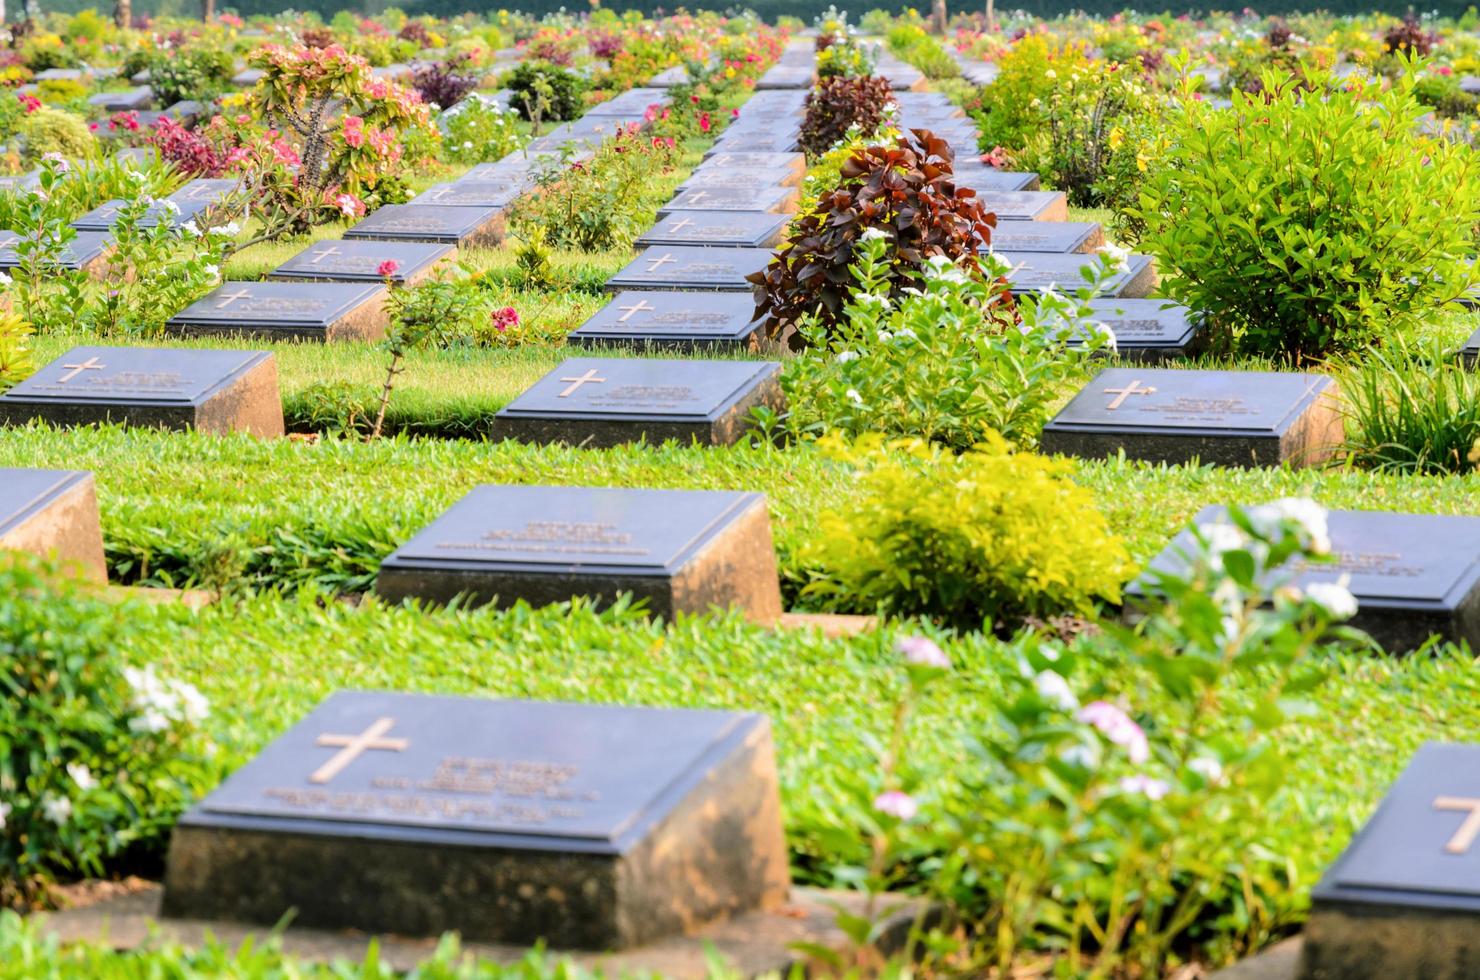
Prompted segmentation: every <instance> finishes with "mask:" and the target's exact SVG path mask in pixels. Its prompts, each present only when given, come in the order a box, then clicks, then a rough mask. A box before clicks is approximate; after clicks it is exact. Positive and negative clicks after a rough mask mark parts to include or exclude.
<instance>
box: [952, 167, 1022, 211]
mask: <svg viewBox="0 0 1480 980" xmlns="http://www.w3.org/2000/svg"><path fill="white" fill-rule="evenodd" d="M955 170H956V174H955V180H956V186H957V187H970V188H971V189H972V190H974V191H976V192H977V193H978V194H1004V193H1007V194H1011V193H1019V192H1027V191H1037V190H1038V186H1039V185H1038V175H1037V174H1036V173H1033V172H1031V171H1017V170H997V169H995V168H993V167H971V166H957V167H956V168H955ZM1003 220H1007V219H1005V218H1004V219H1003Z"/></svg>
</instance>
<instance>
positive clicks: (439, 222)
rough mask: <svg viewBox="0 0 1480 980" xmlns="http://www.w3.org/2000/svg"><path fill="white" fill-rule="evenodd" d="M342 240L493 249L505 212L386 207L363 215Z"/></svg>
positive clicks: (424, 206)
mask: <svg viewBox="0 0 1480 980" xmlns="http://www.w3.org/2000/svg"><path fill="white" fill-rule="evenodd" d="M344 237H345V238H362V239H370V240H374V241H390V242H441V243H443V244H446V245H456V246H458V247H459V248H492V247H494V246H496V245H498V244H499V243H500V242H501V241H503V237H504V211H503V209H501V208H477V207H467V208H464V207H456V206H453V205H427V204H388V205H386V206H385V207H383V208H380V209H379V210H377V211H374V212H372V213H371V214H369V215H366V217H365V218H364V219H363V220H362V221H360V222H359V224H357V225H355V226H354V227H353V228H351V229H350V230H349V231H347V232H345V233H344Z"/></svg>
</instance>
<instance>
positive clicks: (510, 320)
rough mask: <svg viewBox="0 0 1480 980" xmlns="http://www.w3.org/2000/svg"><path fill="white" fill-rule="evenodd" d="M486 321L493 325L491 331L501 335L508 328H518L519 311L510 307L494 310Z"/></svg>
mask: <svg viewBox="0 0 1480 980" xmlns="http://www.w3.org/2000/svg"><path fill="white" fill-rule="evenodd" d="M488 321H489V322H490V323H491V324H493V329H495V330H497V331H498V332H499V333H503V332H504V331H505V330H508V329H509V328H510V327H517V326H519V311H518V310H516V309H514V308H513V307H512V306H505V307H504V308H503V309H500V310H494V311H493V312H492V313H490V314H489V315H488Z"/></svg>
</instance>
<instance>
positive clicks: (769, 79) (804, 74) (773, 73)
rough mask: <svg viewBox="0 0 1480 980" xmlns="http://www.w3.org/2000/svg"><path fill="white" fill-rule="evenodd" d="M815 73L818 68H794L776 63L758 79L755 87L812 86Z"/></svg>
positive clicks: (791, 87) (793, 87)
mask: <svg viewBox="0 0 1480 980" xmlns="http://www.w3.org/2000/svg"><path fill="white" fill-rule="evenodd" d="M815 74H816V70H815V69H813V68H794V67H790V66H787V65H775V66H773V67H771V68H770V69H768V70H767V71H766V73H765V74H764V75H762V76H761V77H760V78H758V79H757V80H756V83H755V87H756V88H757V89H773V88H790V89H805V88H811V87H812V81H813V78H814V76H815Z"/></svg>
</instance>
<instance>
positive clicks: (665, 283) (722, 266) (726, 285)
mask: <svg viewBox="0 0 1480 980" xmlns="http://www.w3.org/2000/svg"><path fill="white" fill-rule="evenodd" d="M770 261H771V253H770V252H768V251H766V250H765V249H762V248H707V247H697V246H686V245H671V246H670V245H662V246H657V247H654V248H649V249H646V250H644V251H643V253H642V254H641V255H639V256H638V257H637V258H635V259H633V260H632V261H631V262H630V263H628V265H627V267H626V268H624V269H623V270H622V271H621V272H618V273H617V274H616V275H615V276H612V278H611V279H609V280H608V281H607V284H606V288H607V289H608V290H610V291H612V292H616V291H618V290H622V289H711V290H727V291H732V292H744V293H746V294H749V293H750V287H751V284H750V283H749V282H746V280H745V277H746V276H748V275H750V274H751V273H754V272H759V271H760V270H762V269H764V268H765V267H766V264H767V263H768V262H770Z"/></svg>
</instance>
